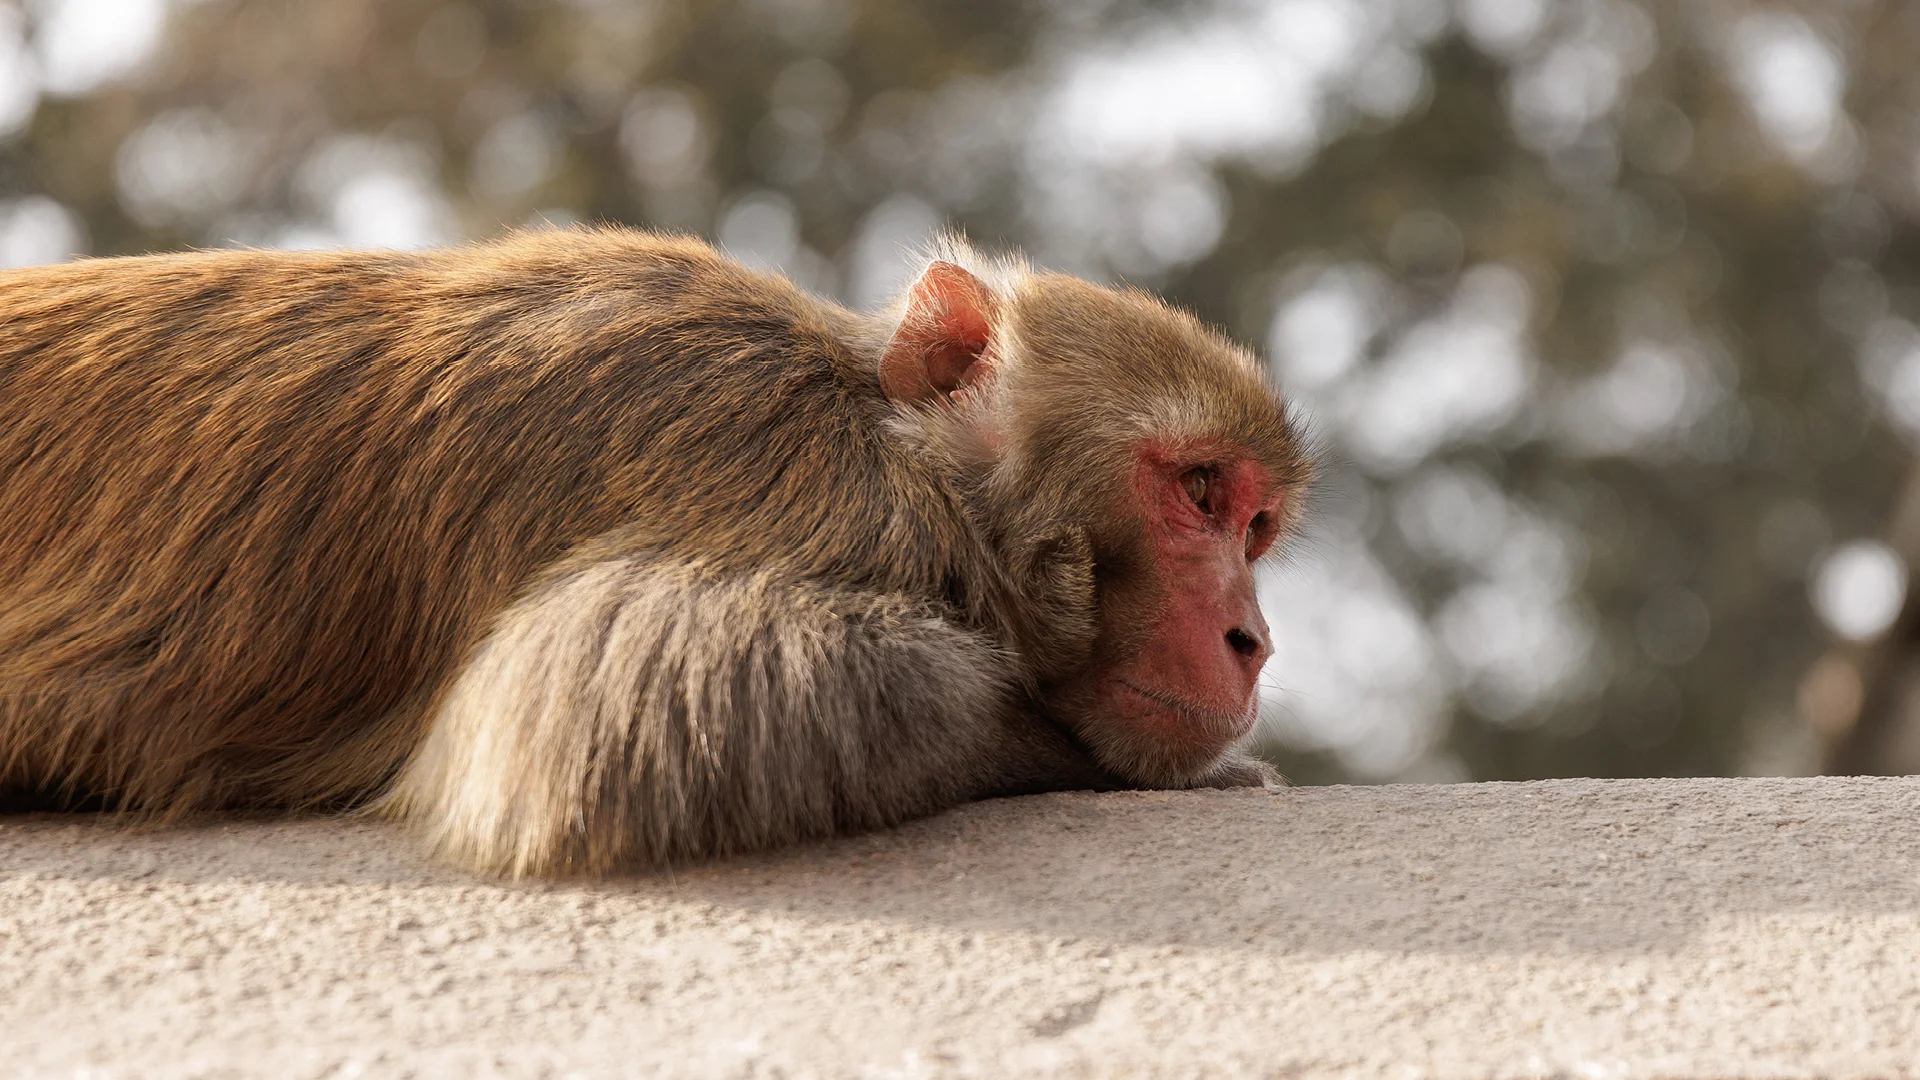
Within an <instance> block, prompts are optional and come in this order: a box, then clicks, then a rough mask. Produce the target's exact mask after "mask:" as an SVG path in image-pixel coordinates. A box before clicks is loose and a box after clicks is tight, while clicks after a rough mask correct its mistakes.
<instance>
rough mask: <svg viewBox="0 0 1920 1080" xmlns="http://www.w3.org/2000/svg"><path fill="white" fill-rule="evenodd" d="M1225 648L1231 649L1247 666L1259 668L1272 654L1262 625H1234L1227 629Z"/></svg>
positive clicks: (1271, 647) (1270, 645)
mask: <svg viewBox="0 0 1920 1080" xmlns="http://www.w3.org/2000/svg"><path fill="white" fill-rule="evenodd" d="M1227 648H1229V649H1232V650H1233V651H1234V652H1235V653H1236V654H1238V655H1239V656H1240V657H1241V659H1243V660H1246V661H1248V662H1249V666H1251V667H1253V668H1256V669H1257V668H1259V667H1261V666H1262V665H1264V664H1265V663H1266V662H1267V657H1269V656H1272V655H1273V645H1272V643H1271V642H1269V641H1268V640H1267V632H1266V629H1265V628H1264V627H1246V626H1236V627H1234V628H1233V629H1231V630H1229V631H1227Z"/></svg>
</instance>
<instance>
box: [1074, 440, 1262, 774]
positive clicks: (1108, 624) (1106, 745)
mask: <svg viewBox="0 0 1920 1080" xmlns="http://www.w3.org/2000/svg"><path fill="white" fill-rule="evenodd" d="M1131 481H1132V483H1131V489H1132V491H1131V494H1132V500H1131V501H1132V511H1133V513H1132V514H1130V515H1128V516H1129V517H1132V518H1133V524H1134V526H1135V528H1134V529H1130V530H1128V531H1130V532H1132V533H1133V535H1132V537H1130V538H1127V539H1125V540H1123V541H1122V542H1121V543H1120V544H1119V545H1118V547H1119V548H1120V549H1122V550H1126V549H1131V550H1130V552H1129V554H1128V555H1126V556H1122V557H1121V558H1120V560H1119V562H1120V564H1121V567H1122V568H1121V569H1120V571H1119V572H1117V573H1111V574H1107V575H1103V577H1104V579H1105V580H1104V582H1103V588H1102V596H1101V609H1102V610H1101V621H1102V622H1103V624H1104V625H1103V626H1102V633H1101V638H1100V642H1099V644H1098V645H1097V646H1096V648H1095V650H1094V656H1093V660H1092V662H1091V663H1090V664H1089V665H1088V667H1087V668H1086V669H1085V670H1084V671H1083V672H1082V674H1081V676H1080V678H1079V680H1077V681H1078V682H1079V686H1078V687H1077V688H1075V691H1074V692H1072V693H1070V694H1069V695H1066V701H1067V709H1068V711H1069V713H1070V715H1069V716H1068V717H1067V719H1068V720H1069V722H1070V723H1071V724H1072V725H1073V727H1074V728H1075V729H1076V730H1077V731H1078V732H1079V734H1080V735H1081V737H1082V738H1083V739H1085V740H1086V741H1087V742H1088V744H1089V745H1090V746H1092V748H1093V749H1094V751H1095V753H1096V754H1097V755H1099V757H1100V758H1101V759H1102V761H1103V764H1105V765H1107V767H1109V768H1111V769H1114V770H1115V771H1117V772H1120V773H1122V774H1123V775H1126V776H1128V777H1129V778H1131V779H1135V780H1139V781H1143V782H1149V783H1168V782H1177V781H1180V780H1183V779H1188V778H1191V777H1193V776H1195V775H1197V774H1199V773H1201V772H1204V771H1205V770H1206V769H1207V768H1208V767H1209V766H1211V765H1212V764H1213V762H1214V761H1215V760H1217V759H1218V758H1219V756H1220V755H1221V753H1223V752H1224V751H1225V750H1226V749H1227V747H1228V746H1229V745H1230V744H1232V743H1233V742H1234V741H1236V740H1238V739H1240V738H1242V737H1244V736H1245V735H1246V734H1247V733H1248V732H1249V731H1250V730H1251V729H1252V727H1253V722H1254V718H1255V715H1256V713H1257V709H1258V693H1257V684H1258V679H1259V676H1260V670H1261V667H1262V666H1263V665H1264V664H1265V663H1266V661H1267V658H1268V657H1269V656H1271V655H1272V652H1273V647H1272V642H1271V638H1270V637H1269V634H1268V631H1267V623H1266V620H1265V618H1263V617H1262V615H1261V612H1260V605H1259V601H1258V599H1257V597H1256V595H1255V586H1254V565H1255V563H1256V561H1257V560H1259V558H1260V557H1261V556H1262V555H1264V554H1265V553H1266V552H1267V551H1268V549H1269V548H1270V547H1271V546H1272V545H1273V543H1274V541H1275V539H1276V538H1277V537H1278V536H1279V534H1280V532H1281V528H1282V524H1283V522H1284V521H1285V520H1286V516H1287V514H1288V512H1289V507H1288V506H1287V505H1286V500H1287V497H1288V491H1287V490H1286V489H1285V488H1284V487H1283V486H1281V484H1280V483H1279V482H1277V480H1276V478H1275V477H1274V476H1273V475H1272V474H1271V472H1270V471H1269V470H1268V469H1266V468H1265V467H1264V466H1263V465H1262V464H1261V463H1260V462H1259V461H1258V460H1256V459H1255V458H1253V457H1252V456H1250V455H1248V454H1246V453H1245V452H1244V451H1241V450H1240V449H1238V448H1236V447H1232V446H1223V445H1215V446H1211V447H1209V446H1199V447H1194V446H1189V447H1182V448H1177V449H1176V448H1172V447H1167V446H1163V445H1157V444H1155V443H1152V442H1145V443H1142V444H1140V446H1139V447H1138V451H1137V453H1136V455H1135V457H1134V461H1133V465H1132V477H1131Z"/></svg>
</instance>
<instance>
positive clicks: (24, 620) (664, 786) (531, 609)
mask: <svg viewBox="0 0 1920 1080" xmlns="http://www.w3.org/2000/svg"><path fill="white" fill-rule="evenodd" d="M1309 471H1310V466H1309V462H1308V460H1307V457H1306V455H1304V454H1303V452H1302V450H1301V447H1300V444H1299V442H1298V440H1297V438H1296V435H1295V432H1294V431H1293V430H1292V428H1291V427H1290V425H1289V421H1288V418H1287V413H1286V409H1285V407H1284V405H1283V402H1282V400H1281V398H1280V396H1279V395H1278V393H1277V392H1276V391H1275V390H1274V389H1273V388H1271V387H1270V386H1268V385H1267V384H1265V383H1264V382H1263V381H1262V379H1261V376H1260V370H1259V367H1258V365H1257V364H1256V362H1255V361H1254V360H1253V359H1252V358H1251V357H1250V356H1249V355H1248V354H1247V353H1246V352H1244V351H1242V350H1240V349H1238V348H1236V347H1234V346H1233V345H1231V344H1229V343H1228V342H1227V341H1225V340H1224V339H1222V338H1221V337H1219V336H1218V335H1216V334H1214V333H1212V332H1210V331H1208V330H1206V329H1204V328H1203V327H1202V326H1201V325H1200V324H1199V323H1198V322H1196V321H1195V320H1194V319H1192V318H1191V317H1189V316H1187V315H1185V314H1183V313H1180V312H1178V311H1174V310H1171V309H1169V308H1168V307H1166V306H1164V305H1162V304H1160V303H1158V302H1157V301H1155V300H1154V299H1152V298H1151V297H1149V296H1146V295H1144V294H1142V293H1139V292H1134V291H1113V290H1109V289H1105V288H1100V287H1097V286H1094V285H1090V284H1087V283H1085V282H1082V281H1079V280H1076V279H1073V278H1069V277H1062V276H1057V275H1048V274H1040V273H1035V272H1032V271H1030V270H1028V269H1026V268H1024V267H1022V266H1020V265H1017V264H1014V263H1011V262H992V261H986V260H982V259H981V258H979V257H978V256H975V255H974V254H972V253H971V252H969V251H968V250H966V249H965V247H964V246H963V245H961V244H959V243H958V242H957V241H955V242H951V243H949V244H948V246H947V250H946V251H945V252H944V253H943V254H942V255H941V256H940V257H938V258H936V259H933V260H932V261H930V263H929V265H927V266H926V267H925V269H924V271H923V272H922V273H921V274H920V276H919V277H918V279H917V280H916V281H915V282H914V283H913V284H912V286H911V287H910V288H909V289H908V290H907V292H906V295H905V296H904V297H903V298H902V299H901V300H900V301H899V302H898V303H897V304H895V305H894V307H893V308H892V309H891V310H890V311H889V312H887V313H886V314H883V315H879V316H863V315H858V314H855V313H852V312H850V311H847V310H845V309H843V308H840V307H838V306H835V305H833V304H830V303H827V302H824V301H821V300H817V299H815V298H813V297H810V296H808V295H806V294H804V293H802V292H800V291H799V290H798V289H796V288H794V287H793V286H792V285H790V284H789V283H788V282H786V281H784V280H782V279H780V278H777V277H773V276H769V275H766V274H761V273H756V272H753V271H750V270H747V269H745V268H743V267H741V266H739V265H736V264H734V263H732V262H730V261H728V260H726V259H725V258H722V257H721V256H720V255H718V254H716V253H715V252H714V251H712V250H711V249H710V248H708V247H706V246H705V245H703V244H700V243H698V242H696V241H693V240H689V239H680V238H668V237H660V236H653V235H648V234H644V233H637V232H630V231H622V230H612V229H605V230H592V231H570V232H539V233H524V234H520V235H515V236H511V237H508V238H506V239H503V240H500V241H497V242H493V243H488V244H483V245H479V246H474V247H467V248H461V249H456V250H449V251H438V252H428V253H395V252H381V253H365V252H334V253H299V254H292V253H281V252H265V251H217V252H200V253H193V254H181V255H160V256H146V257H139V258H121V259H100V260H90V261H81V262H76V263H70V264H67V265H64V266H55V267H46V268H40V269H34V270H19V271H9V272H6V273H4V274H0V789H5V790H6V791H8V792H10V793H11V794H12V795H13V797H14V801H15V803H16V804H18V803H19V802H20V801H22V800H25V801H27V802H30V803H38V804H41V805H49V804H51V805H65V806H73V805H80V804H86V805H96V806H104V807H107V808H112V809H121V810H128V811H137V812H142V813H146V814H153V815H158V816H160V817H162V818H171V817H175V816H178V815H180V814H183V813H187V812H192V811H197V810H203V809H213V808H223V807H266V808H284V809H345V808H351V807H366V806H371V807H374V808H377V809H379V810H381V811H384V812H386V813H388V814H391V815H395V816H398V817H400V818H403V819H405V820H407V821H409V822H411V823H413V825H414V826H415V827H416V828H417V829H418V830H419V831H420V832H421V833H422V834H423V835H424V836H425V837H426V839H427V841H428V842H429V844H430V845H431V846H432V848H433V849H434V850H436V851H437V852H438V853H439V854H441V855H442V856H444V857H447V858H450V859H452V860H454V861H455V862H457V863H460V864H464V865H466V866H469V867H473V868H476V869H479V870H484V871H490V872H497V873H504V874H510V875H528V874H549V875H551V874H563V873H576V872H587V873H601V872H607V871H614V870H619V869H622V868H645V867H652V866H659V865H663V864H670V863H674V862H680V861H686V860H692V859H696V858H701V857H706V856H712V855H717V854H723V853H728V852H739V851H747V850H752V849H762V848H767V847H771V846H775V845H780V844H786V843H790V842H793V841H798V840H802V839H806V838H811V837H822V836H826V835H829V834H832V833H835V832H842V831H848V830H856V829H866V828H873V827H876V826H884V825H888V824H891V823H895V822H899V821H901V820H903V819H905V818H908V817H911V816H914V815H919V814H926V813H929V812H932V811H935V810H938V809H941V808H943V807H947V806H950V805H953V804H955V803H958V802H960V801H963V800H966V799H972V798H978V797H984V796H990V795H996V794H1008V793H1016V792H1032V791H1041V790H1049V789H1060V788H1118V787H1139V786H1167V787H1181V786H1203V785H1212V786H1224V785H1238V784H1257V783H1260V782H1261V781H1262V780H1263V779H1266V778H1268V777H1270V776H1271V773H1270V772H1269V771H1268V770H1267V769H1266V768H1265V767H1264V766H1262V765H1260V764H1258V763H1256V762H1254V761H1252V760H1251V759H1249V758H1247V757H1245V756H1243V755H1241V754H1240V753H1239V752H1237V751H1236V750H1235V749H1234V744H1235V741H1236V740H1237V739H1239V738H1240V737H1241V736H1242V735H1244V734H1246V732H1247V731H1248V728H1249V726H1250V725H1251V723H1252V719H1253V715H1254V707H1255V678H1256V675H1257V673H1258V672H1259V670H1260V667H1261V665H1262V663H1263V661H1265V660H1266V658H1267V655H1268V652H1269V644H1268V636H1267V629H1266V624H1265V623H1264V622H1263V621H1262V620H1261V615H1260V612H1259V610H1258V607H1257V606H1256V604H1255V599H1254V584H1253V564H1254V562H1255V560H1257V559H1259V558H1260V557H1261V555H1262V553H1264V552H1266V551H1268V549H1269V548H1270V547H1271V546H1272V545H1273V544H1274V542H1275V540H1276V539H1277V538H1278V537H1280V535H1281V534H1282V533H1283V532H1285V531H1286V530H1287V528H1288V526H1289V524H1290V522H1291V519H1292V518H1293V517H1294V515H1295V513H1296V511H1297V508H1298V507H1299V506H1300V498H1301V494H1302V490H1303V487H1304V485H1305V484H1306V483H1307V480H1308V476H1309Z"/></svg>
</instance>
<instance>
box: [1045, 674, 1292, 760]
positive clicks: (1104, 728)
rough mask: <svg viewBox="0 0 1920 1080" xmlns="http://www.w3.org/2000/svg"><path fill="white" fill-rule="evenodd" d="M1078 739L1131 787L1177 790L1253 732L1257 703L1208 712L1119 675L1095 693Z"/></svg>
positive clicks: (1252, 697)
mask: <svg viewBox="0 0 1920 1080" xmlns="http://www.w3.org/2000/svg"><path fill="white" fill-rule="evenodd" d="M1094 698H1095V700H1094V703H1093V707H1092V710H1091V715H1090V716H1089V717H1088V718H1087V720H1086V721H1085V722H1084V723H1082V724H1081V725H1079V726H1080V735H1081V738H1082V739H1083V740H1084V741H1085V742H1086V743H1087V745H1088V746H1089V747H1090V748H1091V749H1092V750H1093V753H1094V756H1095V757H1096V758H1098V759H1099V760H1100V763H1101V764H1102V765H1104V766H1106V767H1107V768H1108V769H1110V770H1112V771H1114V772H1116V773H1118V774H1120V775H1121V776H1123V777H1126V778H1127V779H1129V780H1132V781H1134V782H1135V783H1140V784H1146V785H1152V786H1162V787H1179V786H1184V785H1185V784H1187V783H1189V782H1191V781H1192V780H1194V779H1196V778H1198V777H1199V776H1201V775H1202V774H1204V773H1206V772H1207V771H1208V770H1209V769H1211V768H1213V767H1214V765H1216V764H1217V763H1218V762H1219V760H1220V756H1221V755H1222V754H1225V753H1226V752H1227V750H1228V748H1230V747H1231V746H1232V745H1233V744H1234V743H1236V742H1238V741H1239V740H1240V739H1242V738H1244V737H1246V735H1247V733H1248V732H1250V731H1252V730H1253V723H1254V719H1255V717H1256V716H1257V715H1258V712H1259V709H1258V699H1257V698H1256V697H1254V696H1252V695H1249V696H1248V699H1247V704H1246V706H1245V707H1244V708H1242V709H1241V710H1240V711H1239V712H1229V711H1226V710H1223V709H1217V708H1211V707H1209V706H1206V705H1203V704H1201V703H1199V702H1196V701H1192V700H1190V699H1187V698H1184V697H1182V696H1180V695H1177V694H1173V693H1170V692H1167V691H1164V690H1157V689H1155V688H1152V687H1148V686H1142V685H1141V684H1139V683H1136V682H1134V681H1132V680H1130V679H1127V678H1124V677H1119V678H1114V679H1112V680H1109V681H1108V682H1106V683H1105V684H1104V685H1102V686H1101V688H1100V690H1099V692H1098V693H1096V694H1095V695H1094Z"/></svg>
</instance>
